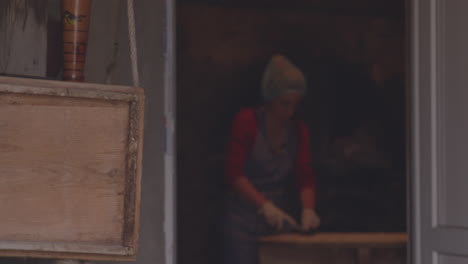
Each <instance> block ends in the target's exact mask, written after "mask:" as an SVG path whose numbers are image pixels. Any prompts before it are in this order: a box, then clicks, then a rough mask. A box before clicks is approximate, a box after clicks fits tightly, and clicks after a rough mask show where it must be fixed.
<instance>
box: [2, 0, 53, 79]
mask: <svg viewBox="0 0 468 264" xmlns="http://www.w3.org/2000/svg"><path fill="white" fill-rule="evenodd" d="M46 54H47V0H35V1H29V0H3V1H0V73H6V74H13V75H29V76H38V77H41V76H45V73H46Z"/></svg>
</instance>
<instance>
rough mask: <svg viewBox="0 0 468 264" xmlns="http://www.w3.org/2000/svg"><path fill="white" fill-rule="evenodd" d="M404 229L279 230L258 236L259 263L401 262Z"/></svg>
mask: <svg viewBox="0 0 468 264" xmlns="http://www.w3.org/2000/svg"><path fill="white" fill-rule="evenodd" d="M406 244H407V235H406V233H317V234H313V235H300V234H281V235H275V236H270V237H263V238H260V249H259V257H260V263H261V264H283V263H288V264H303V263H304V264H305V263H308V264H315V263H317V264H318V263H320V264H335V263H337V264H348V263H349V264H351V263H353V264H369V263H372V264H384V263H385V264H403V263H406Z"/></svg>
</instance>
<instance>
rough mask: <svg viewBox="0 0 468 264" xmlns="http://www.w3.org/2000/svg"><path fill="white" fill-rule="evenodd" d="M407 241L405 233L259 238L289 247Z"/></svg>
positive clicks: (399, 243)
mask: <svg viewBox="0 0 468 264" xmlns="http://www.w3.org/2000/svg"><path fill="white" fill-rule="evenodd" d="M407 239H408V238H407V235H406V233H317V234H314V235H301V234H281V235H275V236H269V237H263V238H260V242H261V243H262V244H287V245H291V246H301V245H302V246H352V247H360V246H372V247H380V246H382V247H400V246H404V245H406V242H407Z"/></svg>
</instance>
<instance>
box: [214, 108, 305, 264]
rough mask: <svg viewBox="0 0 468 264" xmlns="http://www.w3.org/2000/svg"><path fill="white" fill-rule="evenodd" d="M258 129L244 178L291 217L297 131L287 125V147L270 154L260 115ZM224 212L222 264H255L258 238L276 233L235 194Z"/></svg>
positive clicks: (293, 212) (295, 194)
mask: <svg viewBox="0 0 468 264" xmlns="http://www.w3.org/2000/svg"><path fill="white" fill-rule="evenodd" d="M258 128H259V129H258V133H257V136H256V140H255V143H254V146H253V148H252V151H251V153H250V154H249V156H248V158H247V161H246V163H245V170H244V172H245V175H246V177H247V178H248V179H249V180H250V182H251V183H252V184H253V186H254V187H255V188H256V189H257V190H258V191H259V192H261V193H262V194H263V195H264V196H266V198H267V199H269V200H271V201H272V202H273V203H274V204H275V205H276V206H278V207H279V208H281V209H282V210H284V211H285V212H286V213H288V214H290V215H291V216H293V217H294V216H296V215H297V214H298V211H299V209H300V208H299V205H300V203H299V195H298V191H297V181H296V177H295V175H294V162H295V159H296V152H297V151H296V150H297V136H296V135H297V131H296V128H295V127H293V126H292V125H290V127H289V133H288V140H287V144H286V146H285V147H284V148H283V150H282V151H280V152H278V153H273V152H272V150H271V148H270V147H269V145H268V143H267V140H266V133H265V125H264V118H263V117H262V116H261V115H258ZM226 209H227V212H226V220H225V226H224V234H225V237H224V239H225V241H224V242H225V251H224V256H223V258H224V263H225V264H240V263H242V264H256V263H257V259H258V257H257V242H256V240H257V238H258V237H259V236H265V235H272V234H275V233H278V232H277V231H276V230H275V229H274V228H273V227H271V226H269V225H268V224H267V222H266V221H265V219H264V217H263V216H262V215H259V214H258V209H257V208H256V207H255V206H254V205H252V204H251V203H250V202H248V201H245V200H244V199H243V198H242V197H240V196H239V195H237V194H236V193H234V192H231V193H229V194H228V199H227V206H226ZM285 231H287V228H286V230H285Z"/></svg>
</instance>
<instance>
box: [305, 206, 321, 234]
mask: <svg viewBox="0 0 468 264" xmlns="http://www.w3.org/2000/svg"><path fill="white" fill-rule="evenodd" d="M301 224H302V225H301V227H302V230H303V231H309V230H310V229H312V228H313V229H316V228H317V227H319V225H320V218H319V216H318V215H317V213H316V212H315V211H314V210H313V209H312V208H304V209H303V210H302V223H301Z"/></svg>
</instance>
